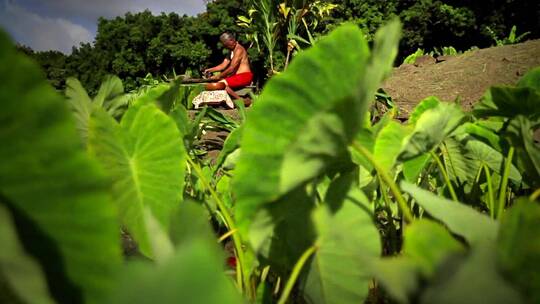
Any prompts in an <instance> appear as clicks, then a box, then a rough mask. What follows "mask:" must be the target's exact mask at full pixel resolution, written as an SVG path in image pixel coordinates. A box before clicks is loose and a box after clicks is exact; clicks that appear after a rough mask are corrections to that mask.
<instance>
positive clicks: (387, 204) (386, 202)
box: [377, 174, 398, 253]
mask: <svg viewBox="0 0 540 304" xmlns="http://www.w3.org/2000/svg"><path fill="white" fill-rule="evenodd" d="M377 176H378V177H379V180H381V179H382V178H381V175H380V174H377ZM379 189H380V191H381V195H382V197H383V201H384V207H383V209H384V210H385V211H386V213H388V223H389V224H390V247H391V251H392V253H394V252H397V251H398V248H397V247H398V242H397V240H396V237H397V230H396V226H394V217H393V214H392V209H391V208H390V202H391V201H390V198H389V197H388V193H387V192H386V189H384V187H383V183H379Z"/></svg>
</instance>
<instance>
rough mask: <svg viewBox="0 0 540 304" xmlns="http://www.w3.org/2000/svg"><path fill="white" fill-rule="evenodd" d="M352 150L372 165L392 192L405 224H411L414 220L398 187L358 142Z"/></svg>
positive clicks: (353, 144) (354, 143)
mask: <svg viewBox="0 0 540 304" xmlns="http://www.w3.org/2000/svg"><path fill="white" fill-rule="evenodd" d="M352 146H353V148H354V149H355V150H356V151H358V152H359V153H360V154H362V155H363V156H364V157H365V158H366V159H367V160H368V161H369V162H370V163H371V164H372V165H373V167H375V170H377V173H379V174H380V176H381V177H382V180H383V181H384V183H386V185H388V187H389V188H390V191H392V194H393V195H394V197H395V198H396V201H397V203H398V206H399V209H401V212H402V213H403V217H404V219H405V221H406V222H409V223H410V222H412V221H413V220H414V218H413V215H412V213H411V210H409V207H408V206H407V202H406V201H405V199H404V198H403V195H401V191H399V188H398V186H397V185H396V183H395V182H394V180H393V179H392V178H390V176H389V175H388V173H387V172H386V171H385V170H384V169H383V168H382V167H381V165H380V164H379V163H377V162H376V161H375V158H373V155H371V153H370V152H369V151H368V150H366V148H364V147H362V145H360V144H359V143H358V142H356V141H354V142H353V143H352Z"/></svg>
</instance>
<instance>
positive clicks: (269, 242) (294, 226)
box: [249, 189, 315, 275]
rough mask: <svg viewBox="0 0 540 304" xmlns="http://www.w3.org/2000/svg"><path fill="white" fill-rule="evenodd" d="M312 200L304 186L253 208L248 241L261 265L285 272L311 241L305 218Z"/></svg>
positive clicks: (308, 213)
mask: <svg viewBox="0 0 540 304" xmlns="http://www.w3.org/2000/svg"><path fill="white" fill-rule="evenodd" d="M313 208H314V202H313V201H312V199H310V198H309V197H308V195H307V193H306V191H305V190H304V189H297V190H295V191H292V192H291V193H289V194H287V195H285V196H283V197H282V198H281V199H280V200H278V201H276V202H273V203H272V204H268V205H267V206H265V208H261V209H260V210H258V211H257V213H256V214H255V216H254V217H253V221H252V223H251V226H250V229H249V240H250V242H251V245H252V247H253V249H254V251H255V253H256V254H257V255H258V256H259V257H260V258H261V259H260V260H261V264H263V265H271V268H272V269H273V270H274V271H276V272H277V273H279V274H281V275H287V273H288V272H289V271H290V269H291V268H292V267H293V265H294V263H296V261H297V260H298V258H300V256H301V255H302V253H303V252H304V251H305V250H306V249H307V248H308V247H309V246H311V245H313V242H314V240H315V231H314V227H313V225H312V223H311V221H310V220H309V218H310V215H311V212H312V210H313Z"/></svg>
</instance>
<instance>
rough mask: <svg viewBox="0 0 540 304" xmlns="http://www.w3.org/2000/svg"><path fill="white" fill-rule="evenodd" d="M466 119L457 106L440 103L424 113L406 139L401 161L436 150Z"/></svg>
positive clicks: (400, 156) (400, 157)
mask: <svg viewBox="0 0 540 304" xmlns="http://www.w3.org/2000/svg"><path fill="white" fill-rule="evenodd" d="M464 118H465V115H464V114H463V111H461V109H460V108H459V107H458V106H456V105H455V104H450V103H442V102H441V103H439V104H438V105H437V106H436V107H434V108H431V109H428V110H426V111H425V112H423V113H422V115H421V116H420V118H419V119H418V121H416V124H415V126H414V131H413V132H412V133H411V134H410V135H409V136H408V137H407V138H406V139H405V141H404V145H403V147H402V150H401V153H400V155H399V160H401V161H406V160H409V159H412V158H415V157H417V156H419V155H421V154H423V153H426V152H430V151H432V150H433V149H435V148H436V147H437V146H438V145H439V144H440V143H441V142H442V141H443V140H444V139H445V138H446V137H447V136H448V135H449V134H450V133H451V132H452V131H453V130H454V129H455V128H457V127H458V126H459V125H460V124H461V123H462V121H463V119H464Z"/></svg>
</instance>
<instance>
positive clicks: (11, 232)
mask: <svg viewBox="0 0 540 304" xmlns="http://www.w3.org/2000/svg"><path fill="white" fill-rule="evenodd" d="M1 199H2V198H0V200H1ZM2 203H4V202H0V223H2V225H0V244H2V250H0V285H1V284H2V280H3V278H5V281H6V282H5V283H6V284H7V287H8V288H9V289H10V290H12V293H13V294H14V295H15V297H17V299H18V300H19V301H20V302H22V303H38V304H49V303H54V301H53V300H52V299H51V297H50V295H49V292H48V290H47V281H46V279H45V275H44V273H43V270H42V269H41V267H40V266H39V264H38V263H37V262H36V261H35V260H34V259H33V258H32V257H31V256H29V255H28V254H27V253H26V252H25V251H24V248H23V245H22V244H21V242H20V241H19V240H18V236H17V231H16V229H15V222H14V221H13V219H12V217H11V214H10V213H9V210H8V209H7V207H6V206H4V205H2ZM4 296H6V295H0V302H3V303H7V302H12V301H13V302H16V303H17V302H18V301H17V300H15V299H13V298H4Z"/></svg>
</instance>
